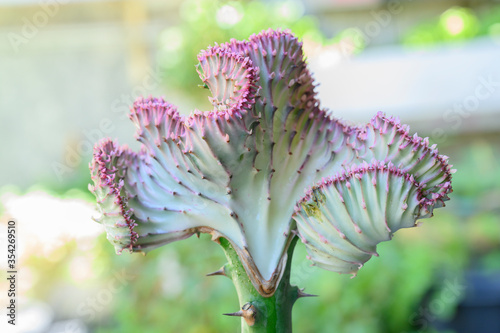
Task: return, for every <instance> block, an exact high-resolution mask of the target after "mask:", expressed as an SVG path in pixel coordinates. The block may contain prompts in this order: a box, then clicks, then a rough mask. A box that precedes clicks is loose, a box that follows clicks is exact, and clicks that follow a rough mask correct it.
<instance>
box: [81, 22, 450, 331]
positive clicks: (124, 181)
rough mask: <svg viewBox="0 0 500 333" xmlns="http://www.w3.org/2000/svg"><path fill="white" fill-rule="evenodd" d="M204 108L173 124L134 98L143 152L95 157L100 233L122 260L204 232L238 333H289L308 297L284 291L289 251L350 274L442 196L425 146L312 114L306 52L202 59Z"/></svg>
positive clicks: (380, 128) (386, 129)
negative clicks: (228, 292)
mask: <svg viewBox="0 0 500 333" xmlns="http://www.w3.org/2000/svg"><path fill="white" fill-rule="evenodd" d="M198 60H199V62H200V64H199V65H198V67H197V68H198V73H199V75H200V78H201V80H202V81H203V83H204V86H205V87H206V88H208V89H210V91H211V93H212V97H210V101H211V102H212V104H213V109H212V110H210V111H206V112H200V111H195V112H194V113H192V114H191V115H190V116H187V117H184V116H181V115H179V113H178V112H177V110H176V108H175V107H174V106H173V105H172V104H169V103H167V102H165V101H164V100H163V99H157V98H140V99H138V100H137V101H136V102H135V103H134V105H133V108H132V113H131V115H130V118H131V119H132V121H133V122H134V124H135V126H136V127H137V139H138V140H139V141H140V142H141V143H142V149H141V151H140V152H139V153H135V152H132V151H131V150H129V149H128V148H127V147H120V146H118V145H117V144H116V143H115V142H113V141H110V140H104V141H102V142H100V143H99V144H97V145H96V147H95V151H94V158H93V161H92V164H91V170H92V179H93V181H94V185H93V186H90V189H91V191H92V192H93V193H94V194H95V196H96V197H97V203H98V209H99V212H100V213H101V216H100V217H98V218H97V221H98V222H100V223H102V224H103V225H104V227H105V229H106V232H107V234H108V239H109V240H110V241H111V242H112V243H113V244H114V246H115V247H116V250H117V252H121V251H122V250H124V249H125V250H129V251H131V252H147V251H149V250H151V249H154V248H157V247H159V246H162V245H164V244H167V243H170V242H173V241H177V240H182V239H185V238H187V237H190V236H191V235H193V234H198V233H209V234H211V235H212V240H214V241H215V242H217V243H219V244H220V245H221V246H222V247H223V249H224V251H225V253H226V256H227V258H228V263H227V264H226V265H225V266H223V267H222V268H221V269H220V270H219V271H216V272H214V273H212V274H211V275H226V276H228V277H230V278H231V279H232V281H233V283H234V284H235V287H236V290H237V292H238V296H239V301H240V307H241V310H240V311H238V312H236V313H232V314H231V315H238V316H241V317H243V319H244V320H242V330H243V331H244V332H289V331H291V310H292V305H293V303H294V302H295V301H296V300H297V299H298V298H300V297H304V296H308V295H307V294H305V293H304V292H303V291H302V290H301V289H299V288H297V287H296V286H291V285H290V283H289V278H290V262H291V256H292V252H293V247H294V246H295V243H296V241H297V239H300V240H301V241H302V243H304V244H305V246H306V248H307V251H308V254H309V255H308V258H309V259H310V260H311V261H312V264H313V265H316V266H319V267H322V268H325V269H328V270H331V271H335V272H340V273H350V274H356V272H357V271H358V269H359V268H360V267H361V266H363V264H364V263H365V262H366V261H367V260H368V259H370V257H371V256H373V255H377V252H376V246H377V244H378V243H380V242H382V241H386V240H389V239H391V237H392V235H393V233H394V232H395V231H397V230H398V229H400V228H407V227H413V226H415V225H416V221H417V220H418V219H421V218H427V217H430V216H432V211H433V209H434V208H436V207H442V206H443V205H444V201H446V200H448V197H447V194H448V193H450V192H451V173H452V170H450V165H448V163H447V158H446V157H445V156H442V155H439V154H438V151H437V150H436V148H435V146H429V142H428V140H427V139H422V138H420V137H418V136H417V135H413V136H410V134H409V133H408V127H407V126H405V125H402V124H400V122H399V121H398V120H397V119H395V118H391V117H387V116H385V115H384V114H382V113H378V114H377V115H376V116H375V117H374V118H373V119H372V120H371V121H370V122H369V123H368V124H367V125H364V126H358V127H351V126H348V125H347V124H345V123H343V122H341V121H339V120H336V119H335V118H333V117H332V115H331V114H330V113H329V112H328V111H327V110H324V109H322V108H320V105H319V101H318V100H317V99H316V94H315V91H314V83H313V78H312V76H311V73H310V72H309V70H308V69H307V66H306V63H305V61H304V57H303V53H302V47H301V43H300V42H299V41H298V40H297V38H296V37H294V36H293V35H292V34H291V33H289V32H282V31H272V30H269V31H265V32H261V33H260V34H258V35H253V36H251V37H250V38H249V40H248V41H236V40H231V41H230V42H229V43H226V44H222V45H215V46H214V47H209V48H208V49H207V50H206V51H203V52H202V53H201V54H200V55H199V56H198Z"/></svg>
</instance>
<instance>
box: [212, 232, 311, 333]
mask: <svg viewBox="0 0 500 333" xmlns="http://www.w3.org/2000/svg"><path fill="white" fill-rule="evenodd" d="M296 242H297V238H295V239H293V240H292V242H291V243H290V246H289V248H288V260H287V263H286V268H285V271H284V273H283V277H282V278H281V281H280V284H279V286H278V288H277V289H276V292H275V293H274V295H273V296H271V297H264V296H262V295H260V294H259V293H258V291H257V290H256V289H255V288H254V286H253V285H252V283H251V282H250V279H249V278H248V276H247V274H246V272H245V269H244V268H243V266H242V265H241V262H240V261H239V259H238V256H237V254H236V252H235V251H234V249H233V247H232V246H231V244H230V243H229V241H227V240H226V239H224V238H220V244H221V246H222V247H223V249H224V252H225V253H226V257H227V260H228V264H227V265H226V266H224V273H225V274H226V275H227V276H228V277H230V278H231V279H232V280H233V283H234V286H235V288H236V291H237V293H238V299H239V302H240V309H241V311H239V313H238V314H237V315H240V316H242V319H241V331H242V332H245V333H246V332H252V333H262V332H283V333H285V332H286V333H288V332H292V307H293V304H294V303H295V301H296V300H297V299H298V298H299V297H300V295H301V294H302V292H301V291H300V290H299V288H297V287H296V286H291V285H290V268H291V264H292V254H293V249H294V247H295V244H296ZM233 315H236V314H233Z"/></svg>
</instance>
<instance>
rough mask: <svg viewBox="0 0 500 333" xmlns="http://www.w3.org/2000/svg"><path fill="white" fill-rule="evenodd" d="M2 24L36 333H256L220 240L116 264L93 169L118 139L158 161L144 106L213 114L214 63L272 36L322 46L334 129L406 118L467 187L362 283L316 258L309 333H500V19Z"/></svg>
mask: <svg viewBox="0 0 500 333" xmlns="http://www.w3.org/2000/svg"><path fill="white" fill-rule="evenodd" d="M0 9H1V10H0V36H1V37H2V38H1V40H0V132H1V133H2V134H1V135H2V140H1V142H0V151H1V152H2V163H1V164H2V165H1V166H0V168H1V171H2V172H0V186H1V187H0V202H1V206H0V216H1V219H0V223H1V224H0V227H1V229H2V230H1V231H0V235H2V238H1V239H2V242H4V241H5V239H6V237H5V230H6V224H7V221H8V220H9V219H12V218H13V219H15V220H16V222H17V225H18V230H19V236H18V242H19V244H18V245H19V246H18V261H19V264H18V266H19V271H20V273H19V281H18V289H19V295H18V302H19V306H20V308H19V319H18V320H19V323H18V327H17V329H18V331H20V332H53V333H55V332H234V331H237V329H238V327H239V322H238V320H237V319H234V318H230V317H224V316H222V315H221V314H222V313H227V312H233V311H236V310H237V307H238V301H237V297H236V293H235V291H234V290H233V286H232V284H231V282H230V280H229V279H226V278H223V277H205V276H204V275H205V274H206V273H209V272H212V271H214V270H217V269H218V268H219V267H220V266H222V265H223V264H224V263H225V261H224V256H223V253H222V251H221V250H220V249H219V248H218V246H217V244H215V243H213V242H211V241H210V239H209V237H207V236H204V235H202V236H201V238H200V239H197V238H195V237H192V238H190V239H187V240H184V241H182V242H178V243H174V244H170V245H168V246H165V247H163V248H161V249H158V250H155V251H153V252H151V253H150V254H148V255H147V256H141V255H129V254H122V255H120V256H118V255H115V254H114V250H113V248H112V246H111V245H110V244H109V243H108V241H107V240H106V239H105V235H104V234H103V230H102V229H101V228H100V226H99V225H98V224H96V223H95V222H93V221H92V220H91V216H92V215H93V214H94V212H93V207H94V204H93V202H94V198H93V197H92V196H91V194H90V193H89V192H88V191H87V184H88V183H90V175H89V171H88V163H89V161H90V159H91V148H92V145H93V143H94V142H96V141H97V140H98V139H99V138H101V137H104V136H109V137H113V138H115V137H116V138H118V139H119V141H120V142H121V143H128V144H129V145H131V146H132V147H133V148H135V149H137V148H138V147H139V146H138V144H137V143H136V142H135V141H134V139H133V133H134V128H133V126H132V125H131V124H130V123H129V121H128V119H127V117H126V114H127V112H128V107H129V106H130V105H131V103H132V101H133V100H134V99H135V98H136V97H138V96H140V95H150V94H152V95H164V96H165V97H166V98H167V99H168V100H170V101H172V102H174V103H176V104H178V105H179V106H180V109H181V112H184V113H189V112H190V111H191V110H193V109H195V108H197V109H200V110H205V109H207V108H208V107H209V106H208V105H209V104H208V102H207V93H206V90H203V89H199V88H197V85H198V84H200V83H201V81H199V79H198V77H197V74H196V71H195V69H194V65H195V64H196V55H197V54H198V53H199V51H200V50H201V49H204V48H206V47H207V46H208V45H213V44H214V43H215V42H217V43H221V42H225V41H228V40H229V39H231V38H236V39H245V38H247V37H248V36H249V35H250V34H252V33H257V32H259V31H260V30H262V29H267V28H269V27H271V28H289V29H291V30H292V31H293V32H294V33H295V34H296V35H297V36H299V37H300V38H301V39H302V40H303V41H304V50H305V53H306V56H307V59H308V60H307V61H308V62H309V65H310V66H311V68H312V71H313V72H314V73H315V74H316V78H317V80H318V82H319V83H320V84H321V86H320V87H319V96H320V99H322V103H323V106H324V107H327V108H331V110H332V112H333V114H334V115H336V116H338V117H342V118H345V119H346V120H351V121H354V122H367V121H368V120H369V119H370V118H371V117H372V116H373V115H374V114H375V113H376V112H377V111H379V110H381V111H385V112H387V113H390V114H393V115H396V116H399V117H400V118H401V120H402V122H404V123H408V124H410V125H411V127H412V132H413V131H418V133H419V135H421V136H429V137H430V141H431V142H433V143H438V148H439V150H440V152H441V153H442V154H445V155H448V156H450V161H451V163H452V164H454V168H456V169H457V170H458V172H457V173H456V174H455V175H454V178H453V189H454V193H452V194H451V196H450V197H451V201H450V202H449V203H447V207H446V208H442V209H438V210H436V211H435V217H434V218H432V219H431V220H423V221H422V222H423V223H422V225H421V226H420V227H419V228H416V229H411V230H402V231H399V232H398V233H397V234H396V236H395V238H394V240H393V241H391V242H387V243H383V244H380V245H379V253H380V257H378V258H372V259H371V260H370V261H369V262H368V263H366V265H365V266H364V267H363V268H362V269H361V270H360V272H359V274H358V275H357V277H356V278H353V279H351V278H350V276H343V275H338V274H334V273H332V272H327V271H322V270H320V269H318V268H314V267H310V263H309V262H308V261H307V260H306V259H305V249H304V248H303V247H301V246H300V245H298V246H297V250H296V252H295V255H294V259H293V268H292V282H293V283H295V284H297V285H299V286H300V287H305V288H306V292H308V293H312V294H317V295H319V297H317V298H307V299H302V300H300V301H299V302H298V303H297V304H296V305H295V307H294V312H293V321H294V329H295V331H296V332H355V333H358V332H359V333H365V332H366V333H371V332H373V333H379V332H401V333H403V332H457V333H461V332H500V323H499V321H498V318H500V286H499V281H500V173H499V171H498V170H500V66H499V65H498V59H500V2H499V1H451V0H450V1H426V0H418V1H417V0H414V1H382V0H352V1H340V0H337V1H327V0H318V1H299V0H288V1H278V0H276V1H220V0H219V1H216V0H188V1H168V2H164V1H159V0H158V1H155V0H148V1H134V0H128V1H69V2H68V1H59V2H57V1H55V0H54V1H42V2H36V1H29V0H23V1H9V0H0ZM2 244H4V243H2ZM5 264H6V263H5V262H4V260H3V259H2V260H1V262H0V267H2V271H5V270H6V269H5V268H6V266H5ZM1 281H2V282H0V290H2V292H1V294H0V302H1V304H4V302H6V301H7V297H6V293H5V292H3V290H6V287H7V284H6V282H3V281H5V278H3V277H2V279H1ZM5 304H6V303H5ZM477 322H482V323H483V324H484V325H485V326H484V327H483V326H477V325H478V324H477ZM4 324H5V323H4V322H2V323H0V327H3V326H1V325H4ZM469 325H472V326H469ZM495 325H496V326H495ZM4 328H5V330H2V332H3V331H6V332H10V331H9V329H11V327H7V326H5V327H4Z"/></svg>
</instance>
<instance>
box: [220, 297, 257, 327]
mask: <svg viewBox="0 0 500 333" xmlns="http://www.w3.org/2000/svg"><path fill="white" fill-rule="evenodd" d="M256 315H257V309H256V308H255V306H253V304H252V303H246V304H244V305H243V306H242V307H241V310H240V311H238V312H233V313H224V316H231V317H243V319H245V321H246V323H247V324H248V326H253V325H255V317H256Z"/></svg>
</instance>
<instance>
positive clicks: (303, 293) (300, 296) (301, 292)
mask: <svg viewBox="0 0 500 333" xmlns="http://www.w3.org/2000/svg"><path fill="white" fill-rule="evenodd" d="M302 297H318V295H313V294H308V293H305V292H304V288H302V289H299V291H298V292H297V298H302Z"/></svg>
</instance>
